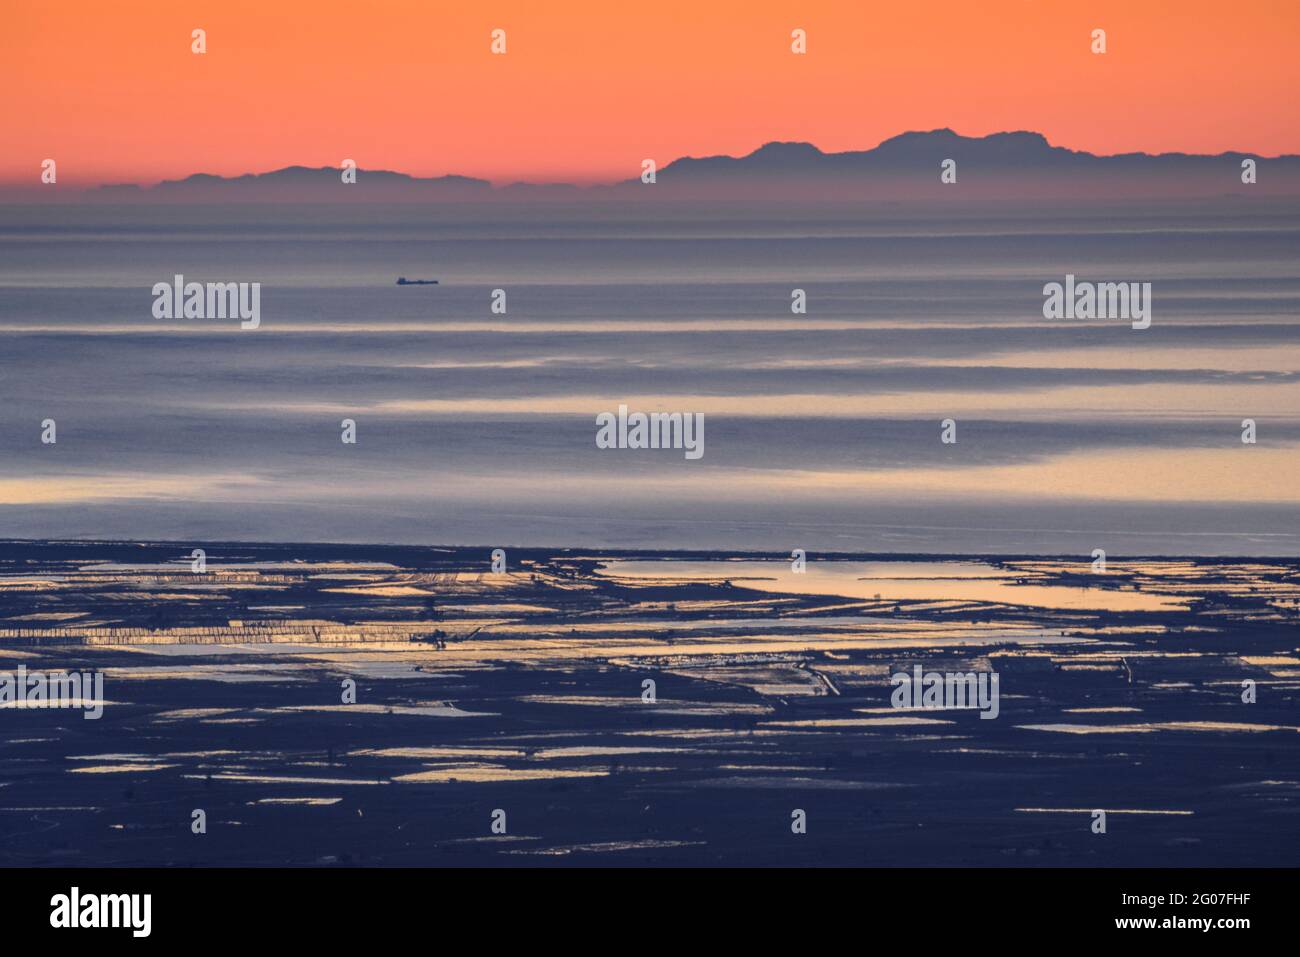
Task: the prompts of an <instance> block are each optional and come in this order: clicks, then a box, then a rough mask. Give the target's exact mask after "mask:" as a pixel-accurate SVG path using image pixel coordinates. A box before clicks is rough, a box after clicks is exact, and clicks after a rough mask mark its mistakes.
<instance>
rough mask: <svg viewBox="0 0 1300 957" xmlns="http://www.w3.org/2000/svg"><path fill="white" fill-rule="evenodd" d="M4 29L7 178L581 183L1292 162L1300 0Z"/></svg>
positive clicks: (299, 16) (324, 7) (765, 8)
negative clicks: (1103, 43) (341, 172)
mask: <svg viewBox="0 0 1300 957" xmlns="http://www.w3.org/2000/svg"><path fill="white" fill-rule="evenodd" d="M0 18H2V19H0V82H2V83H3V86H2V87H0V142H2V143H3V148H2V149H0V181H3V182H12V183H25V182H32V183H35V182H37V180H38V179H39V175H40V163H41V161H42V160H43V159H45V158H47V157H49V158H54V159H56V160H57V162H58V169H59V183H60V184H65V183H67V184H72V185H78V184H89V183H98V182H105V181H108V182H121V181H127V182H153V181H156V180H158V179H160V178H164V177H177V176H183V175H186V174H188V173H191V172H197V171H205V172H215V173H224V174H232V173H243V172H249V171H263V170H267V169H273V168H276V167H280V166H285V165H288V164H291V163H303V164H308V165H317V166H322V165H331V166H337V165H338V164H339V163H340V162H341V161H342V160H343V159H344V158H352V159H355V160H356V161H357V163H358V164H359V165H360V166H361V167H362V168H387V169H397V170H402V171H405V172H411V173H419V174H426V175H427V174H441V173H449V172H455V173H465V174H469V175H478V176H484V177H488V178H491V179H495V180H514V179H521V178H527V179H534V180H556V179H567V180H571V181H591V180H604V179H621V178H625V177H628V176H634V175H637V174H639V172H640V162H641V160H642V159H643V158H645V157H654V158H656V159H658V160H659V161H660V162H661V163H662V162H665V161H667V160H670V159H673V158H675V157H677V156H680V155H684V154H694V155H702V154H710V153H745V152H749V151H750V150H752V149H753V148H754V147H756V146H758V145H760V144H761V143H763V142H765V141H768V140H773V139H801V140H809V141H812V142H814V143H816V144H817V145H819V146H820V147H822V148H823V149H827V150H842V149H853V148H865V147H870V146H874V145H875V144H876V143H877V142H879V141H880V140H881V139H883V138H886V137H888V136H892V135H894V134H895V133H899V132H902V131H904V130H909V129H932V128H935V127H941V126H949V127H952V128H953V129H956V130H957V131H958V132H961V133H967V134H972V135H975V134H984V133H989V132H995V131H998V130H1006V129H1032V130H1037V131H1040V132H1043V133H1045V134H1046V135H1047V137H1048V139H1050V140H1051V141H1052V142H1054V143H1057V144H1060V145H1064V146H1070V147H1074V148H1078V149H1088V150H1092V151H1094V152H1102V153H1110V152H1122V151H1126V150H1147V151H1162V150H1184V151H1188V152H1218V151H1221V150H1225V149H1242V150H1246V151H1250V152H1256V153H1260V154H1264V155H1272V154H1275V153H1279V152H1290V153H1300V122H1297V119H1298V114H1300V106H1298V104H1300V96H1298V95H1297V90H1300V56H1298V55H1297V52H1296V45H1297V40H1300V0H1230V2H1229V0H1215V2H1210V0H1117V2H1112V0H1090V2H1075V0H978V2H977V0H959V2H958V0H954V2H949V0H888V2H884V0H882V2H874V0H873V2H868V0H851V2H850V0H844V2H795V0H785V2H773V0H742V2H711V0H686V2H682V0H661V2H646V3H640V2H636V0H624V2H614V0H601V2H576V0H575V2H564V0H554V2H540V0H526V2H508V0H507V2H494V0H466V2H461V3H444V2H439V0H403V2H398V0H364V2H341V0H309V2H297V0H253V2H245V0H219V2H187V0H118V2H114V3H104V2H101V0H71V2H64V3H52V2H50V0H5V4H4V6H3V8H0ZM195 27H203V28H204V29H206V30H207V34H208V52H207V53H206V54H204V55H202V56H198V55H195V54H193V53H191V52H190V31H191V30H192V29H193V28H195ZM495 27H501V28H504V29H505V30H506V31H507V37H508V52H507V53H506V55H505V56H494V55H492V54H491V53H490V52H489V42H490V38H489V34H490V32H491V30H492V29H493V28H495ZM795 27H801V28H803V29H805V30H806V31H807V33H808V53H807V55H805V56H796V55H794V54H792V53H791V52H790V31H791V30H792V29H794V28H795ZM1095 27H1102V28H1104V29H1106V31H1107V35H1108V45H1109V52H1107V53H1106V54H1105V55H1104V56H1097V55H1094V54H1092V53H1091V52H1090V51H1089V43H1090V40H1089V34H1090V32H1091V31H1092V29H1093V28H1095Z"/></svg>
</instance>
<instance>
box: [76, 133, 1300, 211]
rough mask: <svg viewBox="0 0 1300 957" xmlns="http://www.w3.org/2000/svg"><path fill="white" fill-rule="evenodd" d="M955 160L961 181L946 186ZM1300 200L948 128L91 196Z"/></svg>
mask: <svg viewBox="0 0 1300 957" xmlns="http://www.w3.org/2000/svg"><path fill="white" fill-rule="evenodd" d="M948 160H952V161H954V163H955V167H953V172H955V179H956V182H955V183H944V182H942V180H941V176H940V174H941V168H942V164H944V163H945V161H948ZM1245 160H1253V161H1254V162H1255V164H1256V170H1255V175H1256V178H1257V182H1256V183H1254V184H1250V185H1248V184H1246V183H1244V182H1243V181H1242V172H1243V161H1245ZM1224 194H1249V195H1256V196H1259V195H1269V196H1277V195H1296V196H1300V156H1295V155H1288V156H1278V157H1259V156H1256V155H1254V154H1250V153H1242V152H1228V153H1220V154H1217V155H1213V156H1208V155H1194V154H1187V153H1161V154H1154V155H1153V154H1148V153H1123V154H1118V155H1112V156H1098V155H1096V154H1093V153H1088V152H1083V151H1079V150H1071V149H1066V148H1064V147H1060V146H1053V145H1052V144H1050V143H1049V142H1048V141H1047V138H1046V137H1044V136H1043V135H1042V134H1041V133H1030V132H1011V133H994V134H991V135H989V136H976V137H972V136H962V135H960V134H958V133H955V132H953V131H952V130H949V129H941V130H932V131H930V132H911V133H903V134H901V135H899V136H895V137H893V138H891V139H888V140H885V141H884V142H883V143H881V144H880V145H879V146H876V147H874V148H872V149H868V150H853V151H848V152H842V153H826V152H823V151H822V150H820V149H818V148H817V147H816V146H814V145H812V144H811V143H800V142H789V143H787V142H773V143H767V144H765V145H763V146H761V147H759V148H758V149H756V150H754V151H753V152H752V153H749V154H748V155H746V156H707V157H683V158H681V159H676V160H673V161H672V162H669V163H667V164H666V165H663V166H661V167H660V168H658V169H657V170H656V173H655V183H654V184H653V185H647V184H645V183H643V182H642V181H641V178H640V171H639V170H638V171H637V175H636V176H633V177H629V178H628V179H627V180H625V181H622V182H619V183H612V184H608V185H602V186H588V187H578V186H573V185H570V184H562V183H561V184H538V183H515V184H511V185H508V186H502V187H494V186H493V185H492V184H491V183H490V182H488V181H487V180H484V179H475V178H473V177H468V176H437V177H418V176H410V175H408V174H406V173H397V172H391V171H387V170H358V171H357V177H356V182H355V183H353V184H344V183H343V181H342V175H341V170H340V169H339V168H336V167H321V168H310V167H305V166H290V167H287V168H285V169H279V170H274V171H272V172H268V173H248V174H245V175H242V176H233V177H226V176H215V175H212V174H209V173H195V174H194V175H192V176H187V177H186V178H184V179H180V180H164V181H163V182H161V183H159V184H157V185H156V186H152V187H140V186H131V185H110V186H101V187H99V188H98V189H97V190H93V191H91V193H90V194H88V195H87V196H86V197H85V198H99V199H104V200H110V199H112V200H117V199H121V200H129V199H133V198H139V199H152V200H174V201H209V200H219V201H226V202H230V201H234V202H239V201H245V200H247V201H281V202H297V201H305V202H337V201H349V200H365V201H372V202H373V201H379V202H382V201H402V202H407V201H409V202H431V201H437V202H452V201H455V202H468V201H495V200H511V199H514V200H525V201H527V200H546V199H555V200H562V201H575V200H578V199H582V200H584V201H585V200H587V199H600V198H618V199H624V200H628V199H651V198H657V199H663V198H684V199H696V200H698V199H729V198H740V199H751V200H752V199H755V198H765V199H778V200H779V199H782V198H790V199H805V200H825V201H831V202H834V201H837V200H842V199H885V200H890V199H906V198H924V197H933V198H962V197H974V198H979V197H997V196H1005V197H1016V196H1020V197H1029V198H1035V197H1040V198H1051V197H1059V198H1063V199H1069V198H1072V197H1075V198H1077V197H1087V196H1092V195H1098V196H1116V197H1118V196H1148V197H1151V196H1154V197H1185V196H1219V195H1224Z"/></svg>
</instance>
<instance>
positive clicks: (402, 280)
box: [397, 276, 438, 286]
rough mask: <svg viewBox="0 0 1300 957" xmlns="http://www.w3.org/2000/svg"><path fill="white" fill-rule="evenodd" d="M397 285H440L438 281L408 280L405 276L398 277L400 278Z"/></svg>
mask: <svg viewBox="0 0 1300 957" xmlns="http://www.w3.org/2000/svg"><path fill="white" fill-rule="evenodd" d="M397 284H398V285H399V286H436V285H438V280H436V279H407V278H406V277H405V276H398V277H397Z"/></svg>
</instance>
